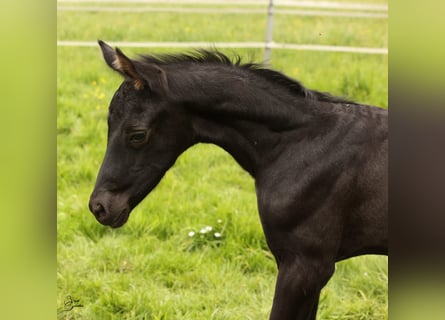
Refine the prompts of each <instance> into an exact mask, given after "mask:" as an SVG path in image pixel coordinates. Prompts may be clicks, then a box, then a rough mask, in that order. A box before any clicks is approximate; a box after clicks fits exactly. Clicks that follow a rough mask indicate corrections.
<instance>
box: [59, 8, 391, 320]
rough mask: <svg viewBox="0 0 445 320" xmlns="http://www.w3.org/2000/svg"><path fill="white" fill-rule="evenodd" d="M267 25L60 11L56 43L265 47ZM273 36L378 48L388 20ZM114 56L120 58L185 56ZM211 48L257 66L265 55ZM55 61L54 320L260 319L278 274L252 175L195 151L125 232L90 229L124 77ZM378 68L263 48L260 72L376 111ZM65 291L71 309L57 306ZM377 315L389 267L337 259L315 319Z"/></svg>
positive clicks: (345, 56) (308, 21) (383, 72)
mask: <svg viewBox="0 0 445 320" xmlns="http://www.w3.org/2000/svg"><path fill="white" fill-rule="evenodd" d="M367 2H368V3H383V2H382V1H367ZM95 5H97V4H95ZM133 6H135V5H134V4H133ZM223 7H224V6H221V8H223ZM265 25H266V14H265V13H264V14H243V15H237V14H224V15H217V14H193V13H187V14H184V13H165V12H160V13H155V12H150V13H130V12H70V11H61V12H59V13H58V40H84V41H95V40H96V39H98V38H101V39H103V40H105V41H110V42H112V41H121V40H122V41H123V40H125V41H208V42H210V43H211V42H213V41H214V42H218V41H227V42H228V41H262V40H263V39H264V35H265ZM274 40H275V41H277V42H289V43H312V44H329V45H344V46H363V47H386V46H387V20H386V19H356V18H337V17H301V16H291V15H282V16H279V15H277V16H276V17H275V29H274ZM122 49H123V50H124V52H126V53H127V54H128V55H129V56H133V55H135V54H137V53H144V52H151V53H152V52H178V51H183V50H184V49H175V48H162V49H160V48H157V49H147V48H122ZM221 51H223V52H225V53H227V54H228V55H230V54H231V53H235V52H236V53H237V54H239V55H241V56H242V57H243V58H244V59H243V60H244V61H249V60H252V59H253V60H255V61H261V60H262V57H263V50H262V49H221ZM57 57H58V60H57V66H58V68H57V73H58V74H57V87H58V88H57V104H58V109H57V112H58V117H57V130H58V136H57V148H58V159H57V164H58V168H57V170H58V181H57V187H58V204H57V205H58V223H57V229H58V249H57V250H58V252H57V253H58V272H57V283H58V296H57V313H58V318H59V319H193V320H194V319H198V320H199V319H203V320H204V319H255V320H256V319H267V317H268V314H269V312H270V306H271V302H272V296H273V290H274V283H275V277H276V265H275V261H274V259H273V257H272V255H271V254H270V252H269V250H268V248H267V245H266V242H265V239H264V236H263V232H262V230H261V225H260V221H259V217H258V213H257V208H256V197H255V189H254V182H253V180H252V178H251V177H250V176H249V175H248V174H247V173H245V172H244V171H242V169H241V168H240V167H239V166H238V164H237V163H236V162H235V161H234V160H233V159H232V158H231V157H230V156H229V155H228V154H227V153H225V152H224V151H223V150H221V149H219V148H217V147H215V146H211V145H197V146H195V147H193V148H191V149H190V150H188V151H187V152H185V153H184V154H183V155H182V156H181V157H180V158H179V159H178V161H177V162H176V164H175V166H174V167H173V168H172V169H171V170H170V171H168V172H167V174H166V176H165V177H164V179H163V180H162V181H161V183H160V184H159V186H158V187H157V188H156V189H155V191H154V192H152V193H151V194H150V195H149V196H148V197H147V198H146V199H145V200H144V201H143V202H142V203H141V204H140V205H139V206H138V207H137V208H136V209H135V210H134V211H133V213H132V214H131V216H130V219H129V221H128V223H127V224H126V225H125V226H124V227H122V228H119V229H111V228H107V227H104V226H102V225H100V224H99V223H98V222H97V221H96V220H95V218H94V217H93V215H92V214H91V213H90V212H89V210H88V199H89V195H90V193H91V191H92V189H93V187H94V182H95V177H96V174H97V172H98V169H99V166H100V163H101V161H102V158H103V154H104V151H105V148H106V134H107V124H106V118H107V107H108V103H109V101H110V99H111V97H112V95H113V93H114V91H115V90H116V89H117V87H118V85H119V84H120V82H121V78H120V77H119V76H118V75H117V74H115V73H114V72H112V71H111V70H110V69H109V68H108V67H107V66H106V65H105V63H104V61H103V59H102V57H101V53H100V50H99V47H95V48H90V47H58V52H57ZM387 62H388V58H387V56H386V55H367V54H357V53H327V52H315V51H291V50H275V49H274V50H273V51H272V63H271V64H272V68H274V69H277V70H280V71H282V72H284V73H285V74H287V75H289V76H291V77H294V78H296V79H298V80H300V81H302V82H303V84H305V85H306V86H307V87H309V88H313V89H318V90H321V91H329V92H331V93H332V94H336V95H340V96H347V97H349V98H351V99H354V100H357V101H359V102H363V103H368V104H374V105H379V106H382V107H387V96H388V92H387V84H388V77H387ZM215 234H216V235H215ZM68 295H71V296H72V298H74V299H78V300H79V302H78V304H79V305H81V306H77V307H74V308H73V309H72V310H66V309H67V308H65V307H64V302H66V300H67V298H66V297H67V296H68ZM387 306H388V300H387V258H386V257H379V256H363V257H359V258H354V259H350V260H347V261H343V262H340V263H338V264H337V269H336V273H335V275H334V277H333V278H332V279H331V281H330V282H329V283H328V285H327V286H326V288H325V289H324V290H323V291H322V295H321V300H320V307H319V314H318V319H387V317H388V316H387Z"/></svg>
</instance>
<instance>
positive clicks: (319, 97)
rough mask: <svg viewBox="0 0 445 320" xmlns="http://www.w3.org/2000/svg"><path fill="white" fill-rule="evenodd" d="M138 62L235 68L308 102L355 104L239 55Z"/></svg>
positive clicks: (199, 54) (210, 53) (195, 54)
mask: <svg viewBox="0 0 445 320" xmlns="http://www.w3.org/2000/svg"><path fill="white" fill-rule="evenodd" d="M140 61H141V62H145V63H154V64H157V65H160V66H162V65H169V64H188V63H195V64H217V65H222V66H230V67H237V68H240V69H244V70H247V71H250V72H253V73H255V74H257V75H258V76H260V77H263V78H264V79H266V80H269V81H271V82H273V83H276V84H279V85H281V86H283V87H285V88H287V89H288V91H290V92H291V93H293V94H296V95H298V96H303V97H305V98H308V99H310V100H315V101H323V102H332V103H350V104H356V103H355V102H353V101H351V100H348V99H345V98H342V97H336V96H333V95H331V94H329V93H326V92H320V91H317V90H311V89H308V88H306V87H305V86H303V85H302V84H301V83H300V82H299V81H297V80H294V79H291V78H289V77H287V76H286V75H284V74H282V73H281V72H278V71H275V70H271V69H269V68H267V66H265V65H264V64H261V63H253V62H248V63H242V62H241V57H240V56H239V55H234V56H233V57H232V58H229V57H228V56H226V55H225V54H223V53H222V52H220V51H217V50H206V49H197V50H194V51H192V52H188V53H177V54H160V55H141V56H140Z"/></svg>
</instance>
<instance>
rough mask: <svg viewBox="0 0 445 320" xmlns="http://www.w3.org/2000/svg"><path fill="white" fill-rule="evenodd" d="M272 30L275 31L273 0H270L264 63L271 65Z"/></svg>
mask: <svg viewBox="0 0 445 320" xmlns="http://www.w3.org/2000/svg"><path fill="white" fill-rule="evenodd" d="M272 31H273V0H270V1H269V7H268V9H267V26H266V43H265V45H266V46H265V48H264V64H265V65H270V56H271V51H272V47H271V45H272V41H273V40H272Z"/></svg>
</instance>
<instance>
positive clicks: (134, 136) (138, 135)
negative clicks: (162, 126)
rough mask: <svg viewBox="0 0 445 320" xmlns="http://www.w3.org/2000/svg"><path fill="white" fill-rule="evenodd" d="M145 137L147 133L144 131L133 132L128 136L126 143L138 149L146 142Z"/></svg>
mask: <svg viewBox="0 0 445 320" xmlns="http://www.w3.org/2000/svg"><path fill="white" fill-rule="evenodd" d="M147 136H148V133H147V131H146V130H141V131H135V132H132V133H130V134H129V135H128V142H129V143H130V144H131V145H133V146H135V147H138V146H140V145H142V144H143V143H145V142H146V141H147Z"/></svg>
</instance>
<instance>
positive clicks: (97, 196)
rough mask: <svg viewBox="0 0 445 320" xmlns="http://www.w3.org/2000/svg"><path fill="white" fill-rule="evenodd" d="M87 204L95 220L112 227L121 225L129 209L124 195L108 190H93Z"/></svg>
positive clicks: (125, 220)
mask: <svg viewBox="0 0 445 320" xmlns="http://www.w3.org/2000/svg"><path fill="white" fill-rule="evenodd" d="M88 206H89V208H90V211H91V212H92V213H93V214H94V216H95V217H96V219H97V221H99V222H100V223H101V224H103V225H107V226H110V227H112V228H118V227H121V226H123V225H124V224H125V222H127V220H128V217H129V215H130V211H131V210H130V207H129V206H128V199H126V197H125V196H124V195H122V194H113V193H111V192H109V191H102V192H93V194H92V195H91V197H90V202H89V204H88Z"/></svg>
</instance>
